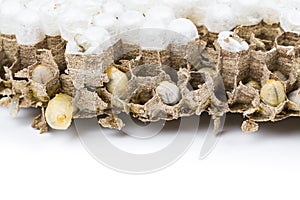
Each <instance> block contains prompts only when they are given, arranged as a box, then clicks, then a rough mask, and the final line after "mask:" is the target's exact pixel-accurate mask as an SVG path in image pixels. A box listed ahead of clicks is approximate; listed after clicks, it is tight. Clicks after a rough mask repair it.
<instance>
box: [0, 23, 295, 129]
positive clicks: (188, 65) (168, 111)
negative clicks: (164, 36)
mask: <svg viewBox="0 0 300 200" xmlns="http://www.w3.org/2000/svg"><path fill="white" fill-rule="evenodd" d="M198 31H199V35H200V38H199V39H197V40H196V41H194V42H190V43H189V44H187V45H182V46H172V45H169V46H168V47H167V48H166V49H165V50H160V51H156V50H142V49H141V47H139V46H136V45H131V44H128V43H126V42H124V41H122V40H119V41H118V42H116V43H115V44H114V45H113V46H112V47H111V48H109V49H108V50H106V51H105V52H104V53H102V54H101V55H70V54H66V53H65V47H66V42H65V41H63V40H62V39H61V38H60V37H46V39H45V40H44V41H42V42H40V43H39V44H36V45H35V46H22V45H19V44H18V43H17V42H16V39H15V37H14V36H11V35H0V44H1V45H0V105H2V106H9V105H10V104H11V103H12V101H13V100H14V101H16V99H17V101H18V103H17V106H18V107H36V108H37V107H39V108H41V115H40V116H38V117H37V118H36V119H35V120H34V123H33V127H35V128H38V129H40V130H41V132H46V131H47V124H46V123H47V122H46V120H45V117H44V109H45V108H46V107H47V103H48V101H49V100H50V99H51V98H52V97H54V96H55V94H57V93H65V94H68V95H70V96H73V104H74V106H75V107H76V108H77V109H76V110H77V112H76V113H75V114H74V118H92V117H98V119H99V123H100V124H101V125H102V126H104V127H108V128H115V129H121V128H122V127H123V126H124V124H123V122H122V120H121V119H120V118H119V117H118V115H119V114H120V113H123V112H125V113H127V114H130V115H132V116H133V117H135V118H137V119H139V120H141V121H143V122H152V121H158V120H173V119H178V118H181V117H188V116H191V115H201V113H203V112H208V113H209V114H210V115H212V116H213V118H214V119H216V121H218V119H220V117H222V116H223V115H224V114H225V113H227V112H232V113H241V114H243V116H244V117H245V121H244V122H243V124H242V130H243V131H245V132H254V131H257V130H258V123H259V122H266V121H273V122H275V121H279V120H283V119H285V118H288V117H291V116H300V105H297V104H295V102H291V101H290V100H289V99H288V98H286V99H285V101H284V102H281V103H280V104H279V105H278V106H271V105H268V104H266V103H264V102H263V101H262V99H261V96H260V95H261V94H260V89H261V87H262V86H263V85H265V84H266V83H267V82H268V80H270V79H272V80H277V81H280V82H281V83H282V84H283V85H284V88H285V93H286V94H287V95H286V96H288V94H289V93H290V92H292V91H295V90H297V89H298V88H299V87H300V35H298V34H295V33H289V32H284V31H283V30H282V29H281V27H280V26H279V24H272V25H269V24H266V23H264V22H261V23H259V24H257V25H254V26H238V27H236V28H235V29H234V30H233V31H234V32H235V33H236V34H237V35H238V36H239V37H240V38H242V39H244V40H245V41H247V42H248V44H249V49H248V50H247V51H241V52H229V51H226V50H224V49H222V48H221V47H220V45H219V44H218V42H217V34H216V33H210V32H208V31H207V29H206V28H205V27H204V26H203V27H198ZM38 65H45V66H47V67H49V69H50V70H51V72H52V75H51V79H50V80H49V81H48V82H47V83H37V82H35V81H34V80H32V76H31V74H32V71H33V70H34V69H35V67H37V66H38ZM111 66H114V67H115V68H117V69H119V70H120V71H122V72H124V73H127V75H128V77H129V81H128V84H127V92H126V96H124V97H119V96H116V95H114V94H112V93H110V92H109V91H108V89H107V87H106V86H107V84H108V83H109V81H110V80H109V78H108V74H107V70H108V68H109V67H111ZM278 74H280V75H278ZM281 74H282V76H281ZM163 81H168V82H170V83H173V84H175V85H176V86H177V87H178V88H179V91H180V100H179V102H178V103H176V104H175V105H167V104H166V103H164V102H163V100H162V99H161V98H160V96H159V95H158V94H157V92H156V90H155V89H156V87H157V86H158V85H159V83H161V82H163ZM250 83H251V84H250ZM222 86H223V87H222ZM220 88H223V90H224V91H220ZM221 90H222V89H221Z"/></svg>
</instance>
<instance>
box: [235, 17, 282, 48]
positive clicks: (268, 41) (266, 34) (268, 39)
mask: <svg viewBox="0 0 300 200" xmlns="http://www.w3.org/2000/svg"><path fill="white" fill-rule="evenodd" d="M234 32H235V33H237V34H238V36H239V37H241V38H244V39H245V40H246V41H247V42H248V43H249V44H253V45H255V47H256V50H258V51H269V50H271V49H272V48H273V47H275V41H276V38H277V37H278V36H279V35H281V34H282V33H283V30H282V29H281V27H280V25H279V24H267V23H265V22H264V21H262V22H260V23H259V24H257V25H253V26H238V27H237V28H235V29H234Z"/></svg>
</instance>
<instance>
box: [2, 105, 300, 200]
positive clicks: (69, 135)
mask: <svg viewBox="0 0 300 200" xmlns="http://www.w3.org/2000/svg"><path fill="white" fill-rule="evenodd" d="M37 114H38V112H37V111H35V110H31V109H30V110H22V111H21V112H20V113H19V115H18V117H17V118H10V117H9V114H8V110H7V109H4V108H0V123H1V131H0V159H1V161H0V199H3V200H7V199H30V200H35V199H38V200H45V199H64V200H65V199H105V200H106V199H130V200H134V199H138V200H148V199H151V200H155V199H231V200H232V199H239V200H241V199H243V200H244V199H251V200H253V199H263V198H264V199H271V198H272V199H299V197H300V194H299V193H300V190H299V188H300V131H299V130H300V128H299V126H300V118H294V119H288V120H285V121H282V122H278V123H276V124H273V123H266V124H263V125H261V128H260V131H259V132H257V133H254V134H243V133H242V132H241V130H240V125H241V123H242V118H241V117H240V116H239V115H229V116H228V117H227V120H226V125H225V129H224V133H223V134H222V137H221V139H220V140H219V142H218V144H217V145H216V147H215V148H214V150H213V151H212V153H211V154H210V155H209V156H208V157H207V158H205V159H204V160H199V159H198V156H199V152H200V149H201V144H202V142H203V140H204V135H205V131H206V129H207V124H208V122H209V118H208V117H207V116H204V117H203V119H202V118H201V123H200V131H199V134H198V137H197V139H196V141H195V142H194V144H193V145H192V146H191V148H190V149H189V150H188V152H187V153H186V154H185V155H184V156H183V157H182V158H181V159H180V160H179V161H178V162H176V163H175V164H173V165H172V166H170V167H168V168H166V169H164V170H162V171H159V172H156V173H152V174H146V175H129V174H122V173H119V172H116V171H114V170H112V169H109V168H107V167H105V166H103V165H102V164H100V163H99V162H97V161H96V160H95V159H94V158H93V157H92V156H91V155H90V154H89V153H88V152H87V151H86V150H85V148H84V147H83V146H82V144H81V142H80V140H79V139H78V136H77V134H76V132H75V129H74V126H72V127H71V128H70V129H69V130H68V131H66V132H61V131H53V130H51V131H50V133H48V134H44V135H39V133H38V131H36V130H34V129H32V128H31V127H30V125H31V122H32V119H33V118H34V116H35V115H37ZM174 123H176V122H174ZM171 125H172V124H171ZM187 134H188V133H187ZM170 137H172V136H171V135H170ZM112 140H115V142H116V143H119V144H122V143H123V148H126V145H125V147H124V144H126V136H124V135H122V134H118V133H117V132H116V133H115V134H113V137H112ZM153 145H154V146H155V144H153ZM148 146H149V145H148ZM138 148H141V151H142V150H143V147H142V146H138V145H137V146H135V149H138Z"/></svg>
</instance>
